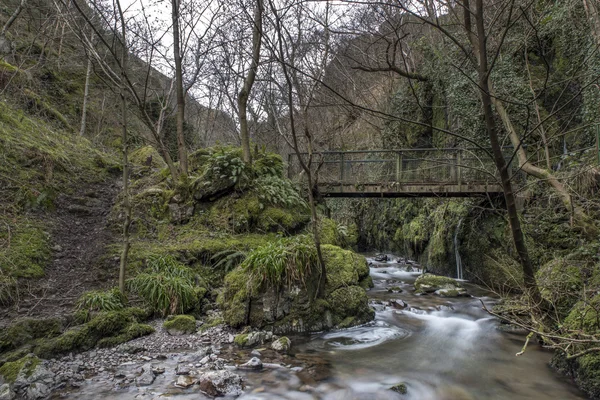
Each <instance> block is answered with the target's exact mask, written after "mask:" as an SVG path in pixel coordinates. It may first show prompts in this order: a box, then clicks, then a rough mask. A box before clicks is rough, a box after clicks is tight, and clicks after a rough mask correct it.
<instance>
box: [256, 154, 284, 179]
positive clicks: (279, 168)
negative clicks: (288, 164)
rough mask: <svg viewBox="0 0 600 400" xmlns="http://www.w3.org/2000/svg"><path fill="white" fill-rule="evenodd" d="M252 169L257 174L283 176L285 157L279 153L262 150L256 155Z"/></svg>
mask: <svg viewBox="0 0 600 400" xmlns="http://www.w3.org/2000/svg"><path fill="white" fill-rule="evenodd" d="M252 169H253V171H254V174H255V175H256V176H259V177H261V176H275V177H282V176H283V159H282V158H281V156H280V155H279V154H276V153H267V152H261V153H259V154H258V155H256V156H255V157H254V161H253V162H252Z"/></svg>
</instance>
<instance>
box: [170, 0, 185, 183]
mask: <svg viewBox="0 0 600 400" xmlns="http://www.w3.org/2000/svg"><path fill="white" fill-rule="evenodd" d="M179 1H180V0H171V16H172V18H173V58H174V59H175V86H176V92H177V94H176V98H177V152H178V155H179V172H180V174H181V175H183V176H187V175H188V160H187V147H186V144H185V137H184V134H183V122H184V118H185V93H184V90H183V71H182V67H181V48H180V47H181V43H180V40H181V39H180V37H179V36H180V35H179V34H180V30H179V4H180V3H179Z"/></svg>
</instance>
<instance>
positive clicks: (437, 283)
mask: <svg viewBox="0 0 600 400" xmlns="http://www.w3.org/2000/svg"><path fill="white" fill-rule="evenodd" d="M415 289H416V293H434V292H437V291H438V290H442V289H444V290H456V291H462V292H463V293H466V291H465V290H464V289H463V288H462V286H461V284H460V283H458V282H457V281H455V280H454V279H452V278H448V277H446V276H439V275H433V274H423V275H421V276H419V277H418V278H417V280H415Z"/></svg>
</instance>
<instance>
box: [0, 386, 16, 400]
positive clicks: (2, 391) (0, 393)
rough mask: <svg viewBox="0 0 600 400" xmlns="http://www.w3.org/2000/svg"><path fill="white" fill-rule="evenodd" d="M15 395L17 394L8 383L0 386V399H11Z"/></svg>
mask: <svg viewBox="0 0 600 400" xmlns="http://www.w3.org/2000/svg"><path fill="white" fill-rule="evenodd" d="M16 397H17V395H16V394H15V392H14V391H13V390H12V389H11V388H10V385H9V384H8V383H5V384H4V385H1V386H0V400H13V399H14V398H16Z"/></svg>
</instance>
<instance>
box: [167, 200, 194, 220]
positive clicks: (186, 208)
mask: <svg viewBox="0 0 600 400" xmlns="http://www.w3.org/2000/svg"><path fill="white" fill-rule="evenodd" d="M168 207H169V220H170V221H171V222H172V223H174V224H185V223H186V222H188V221H189V220H190V218H191V217H192V215H193V214H194V205H193V204H191V203H186V204H176V203H171V204H169V206H168Z"/></svg>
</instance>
